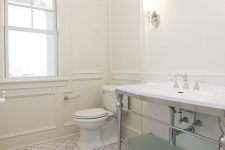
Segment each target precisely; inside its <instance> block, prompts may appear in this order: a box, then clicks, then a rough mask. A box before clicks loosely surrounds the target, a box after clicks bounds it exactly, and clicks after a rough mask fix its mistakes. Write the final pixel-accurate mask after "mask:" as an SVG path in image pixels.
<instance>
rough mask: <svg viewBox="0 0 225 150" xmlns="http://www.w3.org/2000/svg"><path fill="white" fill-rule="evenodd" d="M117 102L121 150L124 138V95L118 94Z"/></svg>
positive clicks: (119, 149) (119, 146)
mask: <svg viewBox="0 0 225 150" xmlns="http://www.w3.org/2000/svg"><path fill="white" fill-rule="evenodd" d="M116 98H117V103H116V108H117V119H118V150H121V140H122V116H123V115H122V108H123V95H122V94H116Z"/></svg>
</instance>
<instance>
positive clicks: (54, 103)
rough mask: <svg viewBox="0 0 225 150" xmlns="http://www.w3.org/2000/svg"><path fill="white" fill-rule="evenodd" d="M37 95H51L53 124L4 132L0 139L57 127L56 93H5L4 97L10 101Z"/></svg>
mask: <svg viewBox="0 0 225 150" xmlns="http://www.w3.org/2000/svg"><path fill="white" fill-rule="evenodd" d="M38 96H53V99H52V100H53V104H52V106H51V107H53V108H52V109H53V112H52V121H53V124H52V125H48V126H45V127H41V128H35V129H31V130H24V131H18V132H14V133H9V134H5V135H0V140H2V139H7V138H13V137H17V136H22V135H28V134H32V133H37V132H42V131H47V130H53V129H57V121H56V94H55V93H54V92H40V93H29V94H14V95H7V96H6V99H7V101H9V102H10V101H11V100H12V99H16V98H26V97H38ZM7 101H6V103H7ZM17 102H19V101H15V102H14V103H17ZM28 121H29V120H28Z"/></svg>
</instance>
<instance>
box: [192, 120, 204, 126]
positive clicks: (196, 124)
mask: <svg viewBox="0 0 225 150" xmlns="http://www.w3.org/2000/svg"><path fill="white" fill-rule="evenodd" d="M194 125H195V126H197V127H201V126H202V121H201V120H196V121H195V122H194Z"/></svg>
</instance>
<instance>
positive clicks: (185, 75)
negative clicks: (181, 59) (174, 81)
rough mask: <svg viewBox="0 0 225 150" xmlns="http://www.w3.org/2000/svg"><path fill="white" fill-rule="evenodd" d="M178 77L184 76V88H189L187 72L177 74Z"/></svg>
mask: <svg viewBox="0 0 225 150" xmlns="http://www.w3.org/2000/svg"><path fill="white" fill-rule="evenodd" d="M177 77H181V78H183V81H184V86H183V89H189V85H188V75H187V73H186V72H185V73H184V74H177Z"/></svg>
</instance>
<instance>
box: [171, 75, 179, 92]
mask: <svg viewBox="0 0 225 150" xmlns="http://www.w3.org/2000/svg"><path fill="white" fill-rule="evenodd" d="M170 81H173V82H174V85H173V87H174V88H176V89H177V88H179V84H178V81H177V76H175V77H174V79H170Z"/></svg>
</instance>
